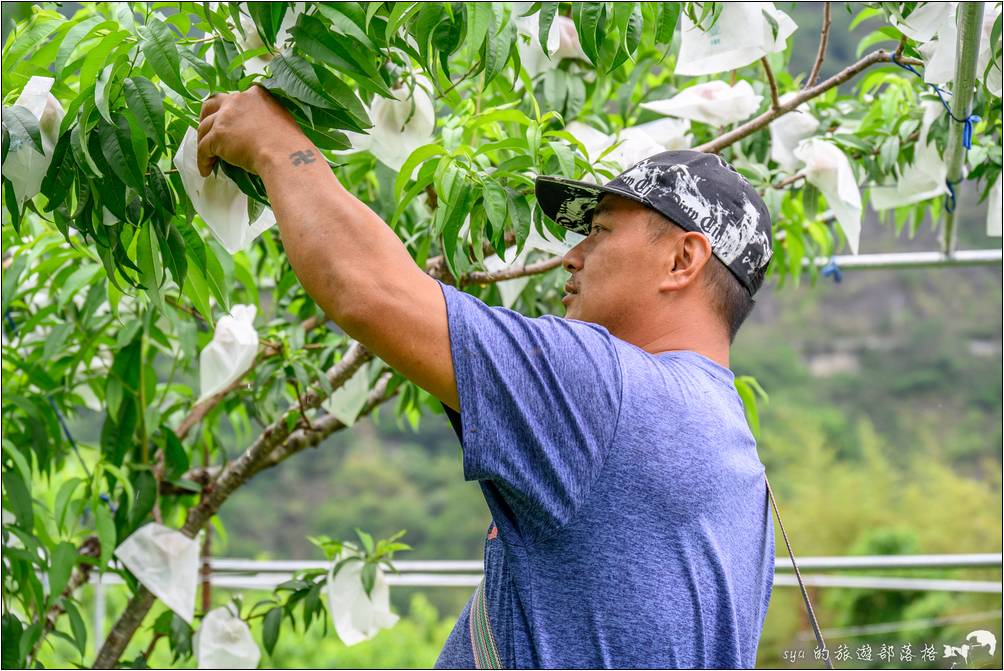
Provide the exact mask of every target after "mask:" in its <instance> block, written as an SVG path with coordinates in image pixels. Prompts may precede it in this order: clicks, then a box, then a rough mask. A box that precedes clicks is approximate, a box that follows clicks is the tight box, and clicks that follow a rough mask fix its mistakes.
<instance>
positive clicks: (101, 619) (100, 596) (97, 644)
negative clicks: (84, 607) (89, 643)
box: [94, 577, 105, 650]
mask: <svg viewBox="0 0 1004 671" xmlns="http://www.w3.org/2000/svg"><path fill="white" fill-rule="evenodd" d="M104 642H105V585H104V583H103V582H102V581H101V578H100V577H99V578H98V580H97V582H95V583H94V649H95V650H98V649H100V648H101V644H102V643H104Z"/></svg>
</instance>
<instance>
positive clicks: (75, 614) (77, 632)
mask: <svg viewBox="0 0 1004 671" xmlns="http://www.w3.org/2000/svg"><path fill="white" fill-rule="evenodd" d="M63 606H64V608H65V609H66V614H67V615H68V616H69V618H70V631H71V632H73V642H74V644H75V645H76V646H77V652H79V653H80V654H81V656H82V655H83V654H84V653H85V652H86V651H87V625H86V624H84V618H82V617H81V616H80V611H79V610H77V606H76V604H75V603H74V602H73V601H71V600H70V599H67V600H66V601H64V602H63Z"/></svg>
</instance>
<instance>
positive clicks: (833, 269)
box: [820, 256, 844, 284]
mask: <svg viewBox="0 0 1004 671" xmlns="http://www.w3.org/2000/svg"><path fill="white" fill-rule="evenodd" d="M820 274H821V275H822V276H823V277H832V278H833V281H834V283H836V284H840V282H841V281H843V279H844V273H843V271H842V270H840V266H838V265H837V257H836V256H831V257H830V262H829V263H827V264H826V265H825V266H823V269H822V271H820Z"/></svg>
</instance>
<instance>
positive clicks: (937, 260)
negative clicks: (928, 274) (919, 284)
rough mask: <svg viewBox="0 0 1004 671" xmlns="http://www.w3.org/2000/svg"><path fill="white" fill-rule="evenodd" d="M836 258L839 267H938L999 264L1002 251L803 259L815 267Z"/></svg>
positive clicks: (1003, 259) (824, 264)
mask: <svg viewBox="0 0 1004 671" xmlns="http://www.w3.org/2000/svg"><path fill="white" fill-rule="evenodd" d="M831 260H832V261H835V262H836V264H837V266H838V267H839V268H841V269H842V270H845V269H848V268H853V269H855V270H887V269H890V268H937V267H943V266H1000V265H1001V262H1002V261H1004V253H1002V250H1000V249H965V250H961V251H957V252H954V253H953V254H945V253H944V252H901V253H892V254H858V255H852V254H847V255H842V256H834V257H833V258H832V259H830V258H827V257H817V258H815V259H805V260H804V261H803V263H802V265H803V266H808V265H809V264H810V263H813V264H815V265H816V267H817V268H822V267H823V266H826V265H827V264H828V263H830V261H831Z"/></svg>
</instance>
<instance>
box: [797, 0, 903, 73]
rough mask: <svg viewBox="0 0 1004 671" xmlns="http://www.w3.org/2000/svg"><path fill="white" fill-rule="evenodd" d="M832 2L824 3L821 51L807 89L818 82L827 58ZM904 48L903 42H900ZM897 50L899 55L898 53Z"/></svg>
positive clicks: (820, 41) (817, 54) (820, 34)
mask: <svg viewBox="0 0 1004 671" xmlns="http://www.w3.org/2000/svg"><path fill="white" fill-rule="evenodd" d="M831 4H832V3H829V2H824V3H823V29H822V30H820V31H819V51H817V52H816V62H815V63H813V65H812V71H811V72H809V78H808V79H806V80H805V85H804V86H803V87H802V88H803V89H807V88H809V87H810V86H813V85H814V84H815V83H816V80H817V79H819V71H820V70H821V69H822V68H823V59H824V58H826V43H827V42H829V41H830V5H831ZM900 48H902V44H900ZM898 53H899V52H898V50H897V55H898Z"/></svg>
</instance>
